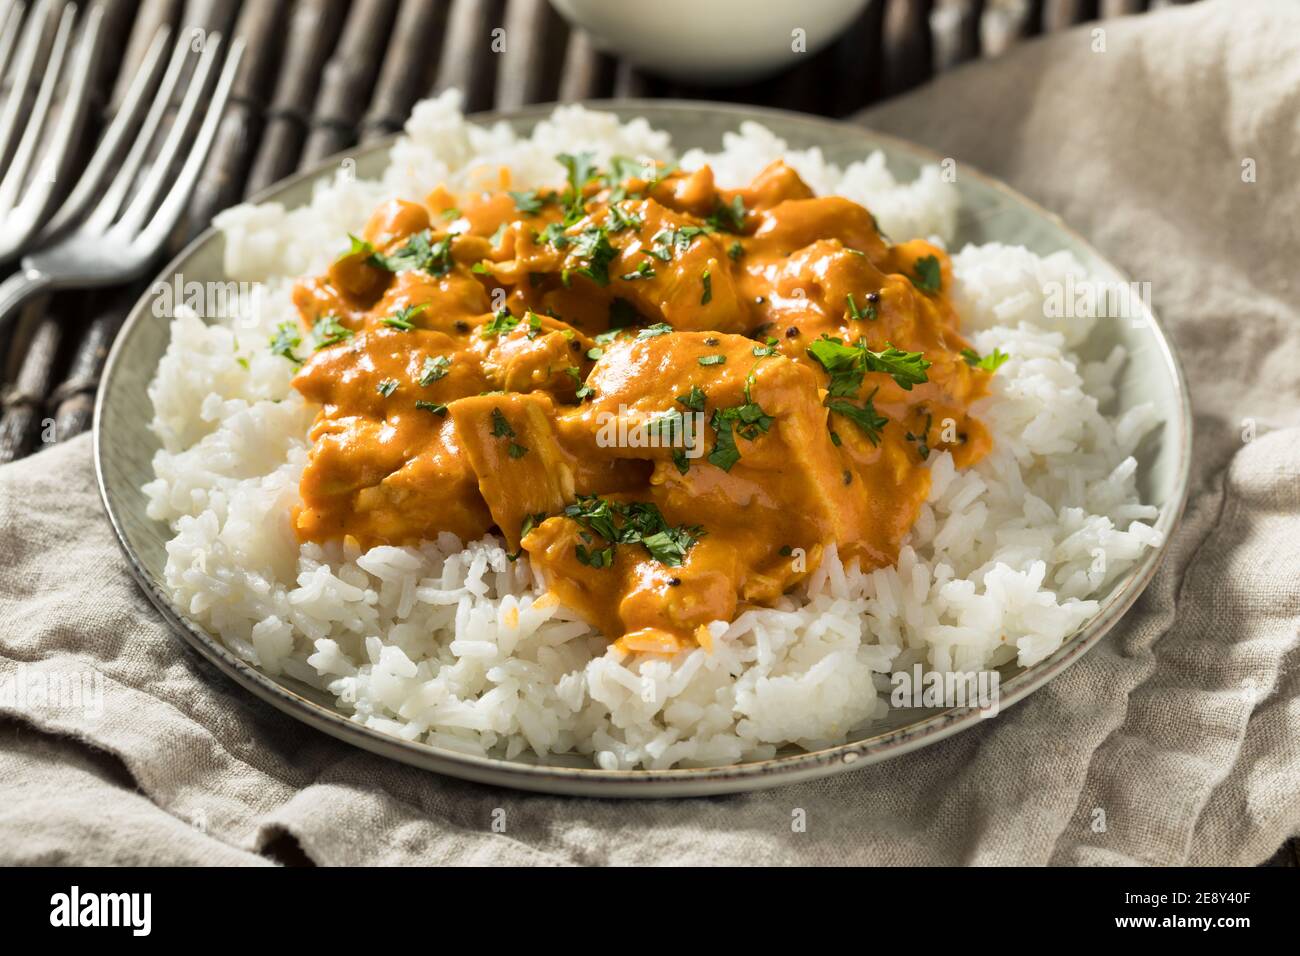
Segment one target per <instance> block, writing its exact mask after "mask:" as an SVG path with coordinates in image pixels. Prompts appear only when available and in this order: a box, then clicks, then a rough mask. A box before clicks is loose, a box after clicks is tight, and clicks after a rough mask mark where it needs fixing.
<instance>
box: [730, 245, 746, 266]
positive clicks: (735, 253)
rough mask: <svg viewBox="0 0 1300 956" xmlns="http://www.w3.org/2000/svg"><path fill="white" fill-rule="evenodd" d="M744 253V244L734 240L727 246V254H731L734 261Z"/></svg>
mask: <svg viewBox="0 0 1300 956" xmlns="http://www.w3.org/2000/svg"><path fill="white" fill-rule="evenodd" d="M744 254H745V247H744V246H742V245H741V244H740V243H739V242H733V243H732V244H731V245H729V246H727V255H729V256H731V260H732V261H733V262H735V261H736V260H738V259H739V258H740V257H741V256H743V255H744Z"/></svg>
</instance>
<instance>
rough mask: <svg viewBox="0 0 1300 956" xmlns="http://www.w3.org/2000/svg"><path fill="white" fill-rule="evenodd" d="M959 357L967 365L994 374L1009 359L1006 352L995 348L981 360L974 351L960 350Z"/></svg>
mask: <svg viewBox="0 0 1300 956" xmlns="http://www.w3.org/2000/svg"><path fill="white" fill-rule="evenodd" d="M961 357H962V358H964V359H965V360H966V364H967V365H970V366H973V367H975V368H982V369H983V370H984V371H986V372H996V371H997V370H998V369H1000V368H1001V367H1002V364H1003V363H1004V362H1005V361H1006V360H1007V359H1009V358H1011V356H1010V355H1008V354H1007V353H1006V352H1003V351H1001V350H999V349H996V348H995V349H994V350H993V351H992V352H990V353H989V354H988V355H986V356H984V357H983V358H980V356H979V353H978V352H976V351H975V350H974V349H962V350H961Z"/></svg>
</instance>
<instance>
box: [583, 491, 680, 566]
mask: <svg viewBox="0 0 1300 956" xmlns="http://www.w3.org/2000/svg"><path fill="white" fill-rule="evenodd" d="M564 517H566V518H569V519H570V520H572V521H575V522H577V524H578V525H579V527H581V528H582V529H583V532H582V534H583V537H584V540H585V541H586V542H587V544H592V545H594V544H595V543H596V539H597V538H599V539H602V542H601V543H602V544H603V545H604V546H603V547H599V548H596V547H587V546H585V545H581V544H580V545H578V546H577V548H576V552H575V553H576V555H577V558H578V560H579V561H580V562H582V563H583V564H585V565H588V566H589V567H595V568H606V567H609V566H610V564H611V563H613V560H614V549H615V547H616V546H618V545H624V544H639V545H641V547H643V548H645V550H646V551H647V552H648V553H649V554H650V556H651V557H652V558H654V559H655V560H656V561H659V562H660V563H661V564H664V565H666V566H668V567H672V568H675V567H680V566H681V565H682V563H683V562H684V561H685V559H686V555H687V553H688V552H689V551H690V549H691V548H692V547H694V545H695V542H696V541H698V540H699V539H700V538H701V537H702V536H703V535H704V530H703V529H702V528H700V527H698V526H681V527H673V526H672V525H669V524H668V522H667V521H666V520H665V519H664V516H663V514H662V513H661V512H660V511H659V508H658V507H657V506H655V505H654V504H652V503H650V502H639V501H633V502H628V503H623V502H614V501H608V500H606V499H604V498H598V497H596V496H594V495H579V496H578V498H577V500H576V501H575V502H574V503H573V504H571V505H569V506H568V507H566V508H565V509H564Z"/></svg>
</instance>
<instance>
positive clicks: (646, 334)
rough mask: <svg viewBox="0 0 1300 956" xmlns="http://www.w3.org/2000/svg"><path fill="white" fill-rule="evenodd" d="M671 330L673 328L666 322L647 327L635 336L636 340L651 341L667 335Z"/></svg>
mask: <svg viewBox="0 0 1300 956" xmlns="http://www.w3.org/2000/svg"><path fill="white" fill-rule="evenodd" d="M672 330H673V327H672V326H671V325H669V324H668V323H667V322H656V323H655V324H654V325H647V326H646V327H645V328H644V329H642V330H641V331H640V332H638V333H637V334H636V337H637V339H638V340H640V339H653V338H656V337H657V336H660V335H667V334H668V333H669V332H671V331H672Z"/></svg>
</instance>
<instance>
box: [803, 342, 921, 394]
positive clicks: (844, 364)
mask: <svg viewBox="0 0 1300 956" xmlns="http://www.w3.org/2000/svg"><path fill="white" fill-rule="evenodd" d="M808 354H809V355H811V356H812V357H813V358H814V359H816V360H817V361H818V362H819V363H820V364H821V366H822V368H824V369H826V371H827V372H828V373H830V376H831V394H832V395H834V396H836V397H842V396H845V395H853V394H856V392H857V390H858V386H859V385H861V384H862V375H863V373H864V372H884V373H886V374H887V375H889V376H890V377H891V378H893V380H894V381H895V382H896V383H897V384H898V387H899V388H901V389H903V390H904V391H909V392H910V391H911V390H912V386H913V385H920V384H922V383H923V382H926V381H928V380H929V379H928V378H927V377H926V374H925V370H926V369H928V368H929V367H930V363H929V362H928V361H926V360H925V358H924V356H922V354H921V353H920V352H904V351H903V350H901V349H896V348H894V347H893V346H892V345H889V344H886V345H885V349H884V351H881V352H874V351H872V350H871V349H869V348H867V343H866V341H865V340H863V339H858V340H857V341H856V342H855V343H854V344H852V345H845V344H844V343H843V342H841V341H840V340H839V339H833V338H831V337H829V336H826V335H823V336H822V337H821V338H820V339H818V340H817V341H816V342H814V343H813V344H812V345H810V346H808Z"/></svg>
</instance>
